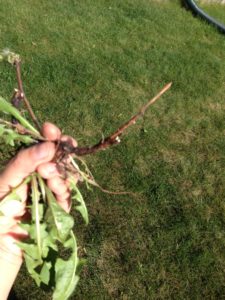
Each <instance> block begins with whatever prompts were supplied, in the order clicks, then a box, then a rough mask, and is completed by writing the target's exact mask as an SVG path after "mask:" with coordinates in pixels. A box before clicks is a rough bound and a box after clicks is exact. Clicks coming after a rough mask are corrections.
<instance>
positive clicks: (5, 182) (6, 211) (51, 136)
mask: <svg viewBox="0 0 225 300" xmlns="http://www.w3.org/2000/svg"><path fill="white" fill-rule="evenodd" d="M42 134H43V136H44V137H45V138H46V139H47V140H48V142H44V143H41V144H38V145H35V146H33V147H30V148H27V149H25V150H22V151H20V152H19V153H18V154H17V155H16V157H14V158H13V159H12V160H11V161H10V162H9V164H8V165H7V167H6V168H5V170H4V171H3V172H2V173H1V174H0V199H2V198H4V197H5V196H6V195H7V194H8V193H9V192H10V191H11V189H12V188H14V187H17V186H19V185H20V184H21V183H22V182H23V180H24V178H26V177H27V176H29V175H30V174H31V173H32V172H34V171H36V172H38V173H39V174H40V176H41V177H42V178H44V179H46V181H47V184H48V186H49V188H50V189H51V190H52V192H53V193H54V194H55V196H56V199H57V201H58V203H59V204H60V205H61V206H62V207H63V208H64V209H65V210H66V211H67V212H68V211H69V210H70V206H71V201H70V191H69V186H68V182H67V181H66V180H64V179H62V177H61V175H60V173H59V171H58V170H57V168H56V164H55V163H54V162H51V161H52V159H53V158H54V156H55V153H56V145H55V143H53V142H54V141H56V140H59V139H61V140H64V141H70V142H72V143H73V146H76V142H75V141H74V140H73V139H71V138H70V137H67V136H62V137H61V132H60V130H59V129H58V128H57V127H56V126H55V125H53V124H51V123H45V124H44V125H43V130H42ZM16 193H17V194H18V195H19V197H20V199H21V202H19V201H17V200H12V201H9V202H6V203H5V204H4V203H3V204H2V206H1V211H2V213H3V216H0V256H1V257H3V258H5V259H7V260H9V261H11V262H12V263H15V264H21V263H22V251H21V249H20V248H19V247H18V246H17V245H16V241H18V240H21V239H22V238H24V237H26V235H27V234H26V232H24V231H23V230H22V229H21V227H20V226H19V225H18V223H19V222H20V221H21V219H22V218H23V216H24V214H25V213H26V200H27V196H28V186H27V185H26V184H24V185H21V186H20V187H19V188H18V189H17V190H16Z"/></svg>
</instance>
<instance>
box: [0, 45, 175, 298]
mask: <svg viewBox="0 0 225 300" xmlns="http://www.w3.org/2000/svg"><path fill="white" fill-rule="evenodd" d="M0 61H7V62H8V63H10V64H11V65H12V66H13V68H14V69H15V71H16V78H17V88H16V89H15V90H14V92H13V96H12V98H11V102H10V101H6V100H5V99H4V98H2V97H1V96H0V112H1V117H0V136H1V138H2V140H3V141H4V143H5V144H7V145H10V146H12V147H14V148H16V149H18V148H17V147H18V146H20V147H21V146H22V147H29V146H30V145H33V144H38V143H42V142H43V141H46V139H45V138H44V137H43V136H42V133H41V125H40V122H39V121H38V119H37V117H36V115H35V113H34V111H33V110H32V107H31V105H30V102H29V101H28V99H27V98H26V95H25V93H24V89H23V83H22V77H21V59H20V56H19V55H18V54H15V53H13V52H11V51H9V50H6V51H3V52H1V53H0ZM170 86H171V83H169V84H167V85H166V86H165V87H164V88H163V89H162V90H161V91H160V92H159V93H158V94H157V95H156V96H155V97H154V98H152V99H151V100H149V101H148V102H147V104H145V105H144V106H143V107H142V108H141V109H140V111H139V112H138V113H137V114H135V115H134V116H132V117H131V118H130V119H129V120H128V121H127V122H125V123H124V124H123V125H122V126H121V127H119V128H118V129H117V130H115V132H114V133H112V134H111V135H110V136H108V137H106V138H103V139H101V140H100V141H99V142H98V143H96V144H95V145H93V146H84V147H75V146H73V145H72V144H71V143H69V142H65V141H56V144H57V155H56V157H55V158H54V160H55V162H56V164H57V166H58V167H59V169H60V170H61V173H62V174H63V176H66V178H67V179H68V181H69V183H70V191H71V198H72V200H73V201H74V203H75V205H74V207H75V209H76V210H77V211H78V212H79V213H80V214H81V216H82V218H83V220H84V223H85V224H86V225H87V224H88V222H89V220H88V212H87V207H86V205H85V201H84V199H83V197H82V195H81V193H80V191H79V187H78V186H77V183H76V182H75V181H74V174H79V176H80V178H81V179H82V180H81V181H83V182H85V183H86V184H87V185H94V186H97V187H100V185H99V184H98V183H97V182H96V181H95V179H94V177H93V176H92V174H91V172H90V170H89V169H88V167H87V165H86V164H85V162H84V160H83V159H82V158H81V157H82V156H84V155H92V154H94V153H95V152H97V151H100V150H105V149H107V148H108V147H111V146H113V145H116V144H119V143H120V138H121V136H122V135H123V133H124V132H125V130H126V129H127V128H128V127H130V126H131V125H132V124H135V123H136V121H137V119H138V118H140V117H141V116H143V115H144V113H145V111H146V109H147V108H148V107H149V106H150V105H152V104H153V103H154V102H155V101H156V100H158V99H159V98H160V97H161V95H163V94H164V93H165V92H166V91H167V90H168V89H169V88H170ZM21 106H25V108H26V110H27V112H28V113H29V115H30V119H31V120H32V121H31V122H30V121H28V120H27V118H25V117H24V115H23V114H22V113H21ZM25 182H26V184H29V185H30V191H31V192H30V200H31V201H30V202H29V206H28V207H27V209H28V210H29V211H30V215H31V217H30V219H29V220H26V222H24V221H23V222H21V223H20V226H21V227H22V228H23V229H25V230H26V231H27V232H28V238H26V239H24V240H22V241H20V242H18V245H19V247H20V248H21V249H22V250H23V255H24V260H25V263H26V267H27V270H28V272H29V274H30V275H31V276H32V278H33V279H34V280H35V282H36V284H37V285H38V286H40V285H41V284H45V285H48V286H49V285H50V284H51V285H53V286H52V289H53V300H66V299H68V298H69V297H70V296H71V294H72V293H73V292H74V290H75V288H76V285H77V283H78V281H79V272H80V270H81V266H82V264H83V263H84V261H83V260H82V259H81V258H79V257H78V247H77V241H76V236H75V234H74V220H73V217H72V216H71V215H70V214H69V213H67V212H65V211H64V210H63V209H62V208H61V206H60V205H59V204H58V202H57V201H56V198H55V196H54V194H53V193H52V192H51V190H50V189H49V188H48V186H47V184H46V182H45V180H44V179H43V178H42V177H41V176H40V175H39V174H38V173H33V174H30V175H29V176H28V177H27V178H26V179H25ZM22 184H24V182H23V183H22ZM100 188H101V187H100ZM101 189H102V190H103V191H106V190H104V189H103V188H101ZM106 192H107V191H106ZM120 193H123V192H120ZM11 199H14V200H15V199H18V195H16V189H13V190H12V191H11V192H10V193H9V194H8V195H7V196H6V197H5V198H4V199H2V201H1V202H0V218H1V216H2V215H3V213H2V212H1V205H2V204H3V203H5V202H6V201H10V200H11ZM19 200H20V199H18V201H19ZM62 248H64V249H68V250H69V253H70V256H69V258H68V259H67V260H64V259H62V258H61V257H60V256H59V249H62ZM52 257H54V259H52ZM55 257H56V259H55ZM52 276H54V278H53V280H52V278H51V277H52Z"/></svg>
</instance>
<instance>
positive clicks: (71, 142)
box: [61, 135, 77, 147]
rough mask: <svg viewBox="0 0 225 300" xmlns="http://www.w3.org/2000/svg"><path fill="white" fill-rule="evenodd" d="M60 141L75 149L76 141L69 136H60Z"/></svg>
mask: <svg viewBox="0 0 225 300" xmlns="http://www.w3.org/2000/svg"><path fill="white" fill-rule="evenodd" d="M61 141H62V142H67V143H69V144H70V145H71V146H73V147H77V141H76V140H75V139H73V138H72V137H71V136H68V135H62V136H61Z"/></svg>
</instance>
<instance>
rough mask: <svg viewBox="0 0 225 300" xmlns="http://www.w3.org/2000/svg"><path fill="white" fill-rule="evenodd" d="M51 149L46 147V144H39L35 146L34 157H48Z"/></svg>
mask: <svg viewBox="0 0 225 300" xmlns="http://www.w3.org/2000/svg"><path fill="white" fill-rule="evenodd" d="M48 155H49V149H48V147H46V144H44V143H43V144H39V145H37V146H35V147H34V159H35V160H40V159H44V158H46V157H48Z"/></svg>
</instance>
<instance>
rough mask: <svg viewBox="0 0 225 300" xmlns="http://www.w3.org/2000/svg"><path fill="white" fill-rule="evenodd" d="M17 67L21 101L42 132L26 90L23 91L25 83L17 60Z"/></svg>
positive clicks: (19, 62)
mask: <svg viewBox="0 0 225 300" xmlns="http://www.w3.org/2000/svg"><path fill="white" fill-rule="evenodd" d="M14 64H15V67H16V78H17V84H18V89H19V92H20V99H21V100H23V101H24V103H25V106H26V108H27V111H28V112H29V114H30V116H31V118H32V120H33V122H34V124H35V125H36V127H37V129H38V130H39V132H41V126H40V124H39V122H38V119H37V117H36V116H35V114H34V111H33V109H32V107H31V105H30V102H29V100H28V99H27V97H26V95H25V93H24V90H23V82H22V77H21V61H20V60H18V59H16V60H15V61H14Z"/></svg>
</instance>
